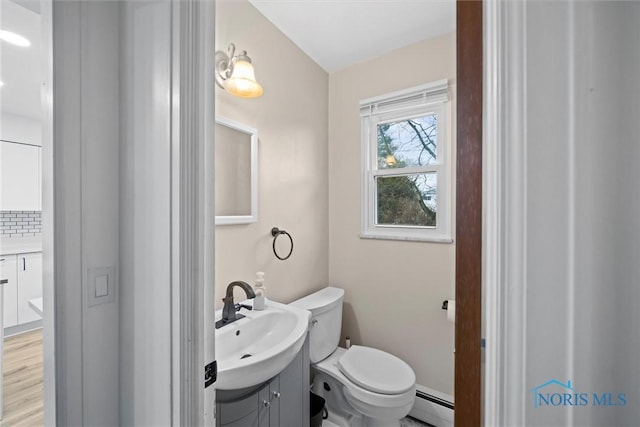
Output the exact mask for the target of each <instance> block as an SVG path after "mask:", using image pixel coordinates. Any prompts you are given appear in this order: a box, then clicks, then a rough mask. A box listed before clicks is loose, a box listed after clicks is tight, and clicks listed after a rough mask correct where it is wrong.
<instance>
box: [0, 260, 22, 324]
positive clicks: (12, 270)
mask: <svg viewBox="0 0 640 427" xmlns="http://www.w3.org/2000/svg"><path fill="white" fill-rule="evenodd" d="M17 272H18V271H17V264H16V256H15V255H6V256H5V255H2V256H0V278H3V279H7V280H8V282H7V283H6V284H5V285H4V286H3V287H4V301H3V307H2V318H3V320H4V324H3V326H4V327H5V328H10V327H11V326H15V325H17V324H18V304H17V301H18V281H17V279H18V277H17Z"/></svg>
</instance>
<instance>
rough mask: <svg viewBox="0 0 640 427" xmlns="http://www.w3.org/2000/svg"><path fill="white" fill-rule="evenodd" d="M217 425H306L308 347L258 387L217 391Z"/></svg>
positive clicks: (273, 426) (307, 416)
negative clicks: (277, 373) (278, 372)
mask: <svg viewBox="0 0 640 427" xmlns="http://www.w3.org/2000/svg"><path fill="white" fill-rule="evenodd" d="M216 426H218V427H299V426H300V427H309V347H308V344H307V342H305V344H304V346H303V347H302V350H300V352H299V353H298V355H297V356H296V358H295V359H293V361H292V362H291V363H290V364H289V366H287V367H286V368H285V369H284V370H283V371H282V372H281V373H280V374H279V375H277V376H276V377H274V378H272V379H271V380H269V381H268V382H267V383H265V384H262V385H261V386H259V387H258V388H254V389H245V390H229V391H227V390H218V391H216Z"/></svg>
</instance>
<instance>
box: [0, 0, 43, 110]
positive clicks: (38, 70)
mask: <svg viewBox="0 0 640 427" xmlns="http://www.w3.org/2000/svg"><path fill="white" fill-rule="evenodd" d="M0 28H1V29H3V30H8V31H12V32H14V33H17V34H20V35H21V36H23V37H26V38H27V39H29V41H31V46H29V47H18V46H14V45H11V44H9V43H7V42H4V41H0V80H2V81H3V82H4V86H3V87H1V88H0V109H1V110H2V111H3V112H6V113H12V114H19V115H22V116H27V117H32V118H36V119H39V118H40V111H41V104H40V85H41V83H42V78H41V75H42V64H41V62H40V46H41V38H40V15H39V14H37V13H35V12H33V11H31V10H29V9H27V8H24V7H22V6H19V5H17V4H16V3H13V2H11V1H8V0H2V2H1V3H0Z"/></svg>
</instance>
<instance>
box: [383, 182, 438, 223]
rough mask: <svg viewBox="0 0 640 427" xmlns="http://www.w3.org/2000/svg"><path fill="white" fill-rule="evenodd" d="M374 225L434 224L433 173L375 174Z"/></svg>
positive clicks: (434, 192)
mask: <svg viewBox="0 0 640 427" xmlns="http://www.w3.org/2000/svg"><path fill="white" fill-rule="evenodd" d="M376 191H377V195H378V199H377V201H378V206H377V209H378V218H377V221H376V224H377V225H413V226H423V227H435V226H436V211H437V200H436V173H435V172H430V173H422V174H415V175H405V176H379V177H376Z"/></svg>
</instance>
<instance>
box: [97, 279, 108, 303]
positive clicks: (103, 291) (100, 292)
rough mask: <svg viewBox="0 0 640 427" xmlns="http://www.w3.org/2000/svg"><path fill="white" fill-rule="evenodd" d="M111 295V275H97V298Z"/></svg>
mask: <svg viewBox="0 0 640 427" xmlns="http://www.w3.org/2000/svg"><path fill="white" fill-rule="evenodd" d="M107 295H109V276H108V275H106V274H103V275H102V276H97V277H96V298H101V297H106V296H107Z"/></svg>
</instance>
